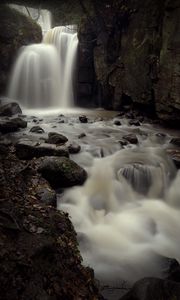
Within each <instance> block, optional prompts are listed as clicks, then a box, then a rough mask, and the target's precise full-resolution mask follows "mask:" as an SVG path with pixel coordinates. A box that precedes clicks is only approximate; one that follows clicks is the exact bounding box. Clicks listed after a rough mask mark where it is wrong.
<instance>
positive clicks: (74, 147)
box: [68, 142, 81, 154]
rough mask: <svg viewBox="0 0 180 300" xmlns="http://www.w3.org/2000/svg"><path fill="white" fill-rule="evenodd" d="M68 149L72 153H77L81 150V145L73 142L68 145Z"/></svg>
mask: <svg viewBox="0 0 180 300" xmlns="http://www.w3.org/2000/svg"><path fill="white" fill-rule="evenodd" d="M68 150H69V153H70V154H76V153H79V152H80V150H81V146H80V145H78V144H77V143H75V142H73V143H72V144H69V145H68Z"/></svg>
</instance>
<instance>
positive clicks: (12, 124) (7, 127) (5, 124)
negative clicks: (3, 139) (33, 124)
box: [0, 118, 27, 134]
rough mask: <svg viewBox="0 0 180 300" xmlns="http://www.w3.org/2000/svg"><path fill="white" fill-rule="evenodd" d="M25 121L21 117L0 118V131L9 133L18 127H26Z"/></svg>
mask: <svg viewBox="0 0 180 300" xmlns="http://www.w3.org/2000/svg"><path fill="white" fill-rule="evenodd" d="M26 127H27V122H26V121H24V120H22V119H21V118H12V119H5V118H1V119H0V132H1V133H3V134H5V133H10V132H15V131H18V130H19V129H20V128H26Z"/></svg>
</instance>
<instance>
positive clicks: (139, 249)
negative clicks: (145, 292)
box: [9, 26, 180, 299]
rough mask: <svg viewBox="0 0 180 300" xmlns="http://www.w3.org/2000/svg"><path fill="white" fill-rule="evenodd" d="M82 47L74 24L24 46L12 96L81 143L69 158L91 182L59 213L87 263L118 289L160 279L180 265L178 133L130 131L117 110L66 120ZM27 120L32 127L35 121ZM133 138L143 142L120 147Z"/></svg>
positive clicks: (64, 199) (62, 203)
mask: <svg viewBox="0 0 180 300" xmlns="http://www.w3.org/2000/svg"><path fill="white" fill-rule="evenodd" d="M77 47H78V39H77V33H76V30H75V28H74V27H73V26H72V27H69V26H67V27H62V26H60V27H55V28H53V29H50V30H49V31H48V32H47V33H46V34H45V35H44V38H43V42H42V43H41V44H33V45H29V46H26V47H23V48H22V49H21V50H20V52H19V55H18V57H17V60H16V63H15V66H14V69H13V71H12V77H11V81H10V86H9V97H10V98H12V99H15V100H18V101H19V102H20V104H21V105H22V106H23V107H25V108H26V109H27V108H28V109H31V110H30V111H26V110H24V113H27V115H28V114H31V116H32V115H33V114H34V115H37V114H38V111H37V109H40V111H41V110H42V108H45V107H47V108H49V107H51V109H52V115H50V110H47V115H46V116H43V117H39V119H37V120H36V123H37V124H39V125H40V126H41V127H42V128H43V129H44V130H45V132H46V134H47V133H48V132H49V131H52V128H53V131H56V132H59V133H62V134H64V135H66V136H67V137H68V139H69V140H70V141H76V142H77V141H78V143H79V144H80V145H81V152H80V153H79V154H76V155H72V156H71V158H72V159H73V160H74V161H76V162H77V163H78V164H79V165H81V166H82V167H84V168H85V169H86V170H87V172H88V179H87V181H86V182H85V184H84V185H83V186H78V187H77V186H76V187H73V188H71V189H67V190H66V191H65V192H64V194H63V195H62V194H60V195H59V202H58V208H59V209H62V210H64V211H66V212H68V213H69V215H70V218H71V219H72V222H73V224H74V226H75V229H76V231H77V235H78V241H79V245H80V251H81V254H82V256H83V259H84V264H85V265H89V266H90V267H92V268H93V269H94V270H95V274H96V277H97V278H98V279H100V280H101V282H102V283H103V284H108V285H112V286H113V285H116V284H117V283H118V282H120V284H121V283H122V282H127V285H128V284H130V285H131V284H132V283H133V282H135V281H136V280H138V279H140V278H142V277H145V276H158V277H161V276H163V267H164V266H163V260H164V257H169V258H175V259H177V260H178V261H179V262H180V252H179V247H180V235H179V232H180V189H179V185H180V172H177V170H176V167H175V165H174V164H173V162H172V160H171V159H170V158H169V157H168V155H167V154H166V150H167V149H168V148H173V146H172V145H171V144H170V140H171V138H172V136H173V135H172V134H171V133H169V132H164V131H163V132H162V133H161V132H160V134H159V132H158V130H160V129H156V128H154V127H153V126H150V125H148V124H143V125H142V126H140V127H136V126H130V125H129V123H128V120H127V119H124V118H122V119H120V122H121V126H116V125H115V124H114V120H113V118H112V117H113V116H114V114H115V113H109V115H108V116H106V112H98V111H93V112H91V111H86V112H85V113H86V114H87V115H88V117H89V120H90V122H89V123H87V124H81V123H80V122H79V120H78V117H77V116H78V114H79V111H78V112H74V111H73V112H71V113H70V114H69V115H68V116H67V117H66V114H67V111H66V110H65V115H62V109H61V115H59V116H57V109H56V108H57V107H58V108H60V107H61V108H62V107H63V108H65V109H66V108H67V107H73V101H74V100H73V99H74V92H73V73H74V69H75V64H76V54H77ZM33 109H34V111H33ZM54 112H55V113H56V116H55V115H54V114H53V113H54ZM63 113H64V112H63ZM40 114H41V113H40ZM97 115H99V116H98V117H97ZM29 121H30V122H29V124H30V125H29V126H32V122H33V121H32V117H30V118H29ZM161 130H162V129H161ZM82 133H83V134H84V135H81V138H80V137H79V135H80V134H82ZM127 134H131V135H132V134H133V135H135V137H136V138H137V143H131V142H130V143H126V144H122V140H123V142H124V140H125V139H124V136H126V135H127ZM28 135H31V134H30V133H29V132H28ZM39 138H40V137H39V136H37V139H39ZM112 299H113V298H112ZM114 299H115V298H114ZM116 299H117V298H116Z"/></svg>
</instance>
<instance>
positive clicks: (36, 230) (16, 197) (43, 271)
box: [0, 153, 103, 300]
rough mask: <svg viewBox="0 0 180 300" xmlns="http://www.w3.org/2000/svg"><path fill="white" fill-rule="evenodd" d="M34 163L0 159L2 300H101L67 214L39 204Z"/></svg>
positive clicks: (38, 179) (0, 275) (38, 178)
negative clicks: (84, 264)
mask: <svg viewBox="0 0 180 300" xmlns="http://www.w3.org/2000/svg"><path fill="white" fill-rule="evenodd" d="M34 163H35V162H33V161H32V162H28V164H27V162H26V161H24V162H23V161H19V160H18V159H16V157H14V155H13V154H11V153H10V156H9V157H8V160H6V161H5V160H4V158H2V159H1V158H0V190H1V193H0V199H1V201H0V202H1V208H0V246H1V251H0V260H1V267H0V268H1V272H0V288H1V294H0V299H1V300H17V299H18V300H25V299H28V300H35V299H36V300H58V299H64V300H67V299H89V300H91V299H94V300H103V297H102V296H101V295H100V292H99V290H98V286H97V283H96V281H95V279H94V274H93V270H91V269H90V268H88V267H85V266H83V264H82V258H81V255H80V252H79V250H78V242H77V234H76V232H75V230H74V227H73V225H72V222H71V220H70V219H69V217H68V214H67V213H64V212H62V211H60V210H57V209H55V208H54V207H52V206H49V205H43V204H41V203H39V201H38V199H37V197H36V191H37V190H38V189H39V188H40V186H41V182H42V181H44V182H45V180H43V179H42V177H41V176H40V174H38V173H37V172H36V168H33V170H32V167H33V165H34ZM28 166H29V168H28ZM21 170H24V171H23V172H21ZM24 172H25V173H24ZM24 174H26V176H25V175H24ZM36 181H37V184H36V185H35V183H34V182H36ZM39 181H40V182H39ZM2 200H4V201H2Z"/></svg>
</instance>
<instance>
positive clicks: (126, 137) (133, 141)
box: [123, 134, 138, 144]
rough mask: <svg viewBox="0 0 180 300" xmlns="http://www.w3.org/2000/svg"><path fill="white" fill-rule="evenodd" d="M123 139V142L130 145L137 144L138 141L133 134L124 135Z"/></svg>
mask: <svg viewBox="0 0 180 300" xmlns="http://www.w3.org/2000/svg"><path fill="white" fill-rule="evenodd" d="M123 139H124V140H125V141H128V142H129V143H130V144H138V139H137V136H136V135H135V134H128V135H124V136H123Z"/></svg>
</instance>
